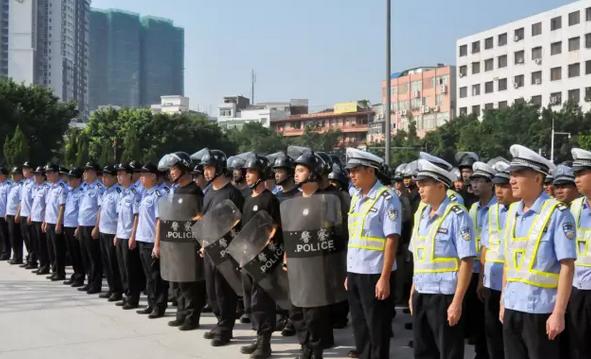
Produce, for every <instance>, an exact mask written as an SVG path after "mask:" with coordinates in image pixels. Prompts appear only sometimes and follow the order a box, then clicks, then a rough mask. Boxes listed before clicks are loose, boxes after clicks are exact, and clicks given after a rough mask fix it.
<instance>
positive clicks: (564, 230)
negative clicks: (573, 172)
mask: <svg viewBox="0 0 591 359" xmlns="http://www.w3.org/2000/svg"><path fill="white" fill-rule="evenodd" d="M510 152H511V155H512V156H513V159H512V160H511V166H510V168H509V171H510V173H511V187H512V188H513V195H514V196H515V197H517V198H520V199H521V200H520V201H519V202H516V203H514V204H512V205H511V207H510V208H509V211H508V213H507V220H506V224H505V228H506V232H505V238H504V240H505V269H504V280H503V281H504V285H503V291H502V292H503V293H502V303H501V304H502V305H501V309H500V313H499V314H500V315H499V319H500V320H501V321H502V322H503V340H504V343H505V358H508V359H513V358H544V357H547V358H558V357H560V354H559V351H560V350H559V340H558V339H559V334H560V333H561V332H562V331H563V330H564V327H565V324H564V322H565V311H566V306H567V303H568V299H569V297H570V293H571V288H572V280H573V273H574V260H575V258H576V249H575V240H576V228H575V221H574V218H573V216H572V214H571V213H570V211H569V210H568V207H567V206H566V205H564V204H561V203H560V202H558V201H556V200H555V199H553V198H550V196H548V194H546V193H545V192H544V191H543V185H544V177H545V176H546V175H547V174H548V173H550V170H551V169H552V167H553V166H554V165H553V164H552V162H550V161H548V160H547V159H545V158H543V157H542V156H540V155H538V154H537V153H536V152H534V151H532V150H530V149H528V148H526V147H523V146H521V145H513V146H511V148H510Z"/></svg>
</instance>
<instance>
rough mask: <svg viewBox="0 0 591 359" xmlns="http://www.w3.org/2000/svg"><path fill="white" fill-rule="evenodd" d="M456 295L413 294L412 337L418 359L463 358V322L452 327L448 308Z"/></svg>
mask: <svg viewBox="0 0 591 359" xmlns="http://www.w3.org/2000/svg"><path fill="white" fill-rule="evenodd" d="M452 300H453V295H445V294H421V293H418V292H415V293H414V294H413V302H412V303H413V304H412V306H413V336H414V338H413V339H414V340H413V341H414V349H415V359H444V358H445V359H463V358H464V330H463V327H462V321H461V320H460V322H459V323H458V324H456V325H454V326H453V327H450V326H449V324H448V322H447V309H448V307H449V305H450V304H451V302H452Z"/></svg>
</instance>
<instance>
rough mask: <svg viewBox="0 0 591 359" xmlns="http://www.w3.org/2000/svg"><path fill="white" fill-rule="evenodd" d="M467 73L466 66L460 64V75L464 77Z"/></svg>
mask: <svg viewBox="0 0 591 359" xmlns="http://www.w3.org/2000/svg"><path fill="white" fill-rule="evenodd" d="M466 75H468V66H466V65H462V66H460V77H464V76H466Z"/></svg>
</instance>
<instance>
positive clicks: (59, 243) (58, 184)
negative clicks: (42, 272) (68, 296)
mask: <svg viewBox="0 0 591 359" xmlns="http://www.w3.org/2000/svg"><path fill="white" fill-rule="evenodd" d="M59 170H60V169H59V166H58V165H56V164H53V163H48V164H47V165H46V166H45V174H46V176H47V182H48V184H47V185H48V187H49V188H48V190H47V196H46V197H45V220H44V222H43V227H44V229H45V233H46V234H47V236H46V238H47V239H46V241H47V248H48V251H49V257H50V258H51V260H52V263H53V267H54V268H55V270H54V271H53V275H52V276H51V278H50V279H51V280H52V281H58V280H61V281H63V280H65V279H66V244H65V239H64V235H63V229H64V227H63V224H64V206H65V204H66V197H67V195H68V191H67V188H66V184H65V183H64V182H63V181H62V180H61V177H60V174H59Z"/></svg>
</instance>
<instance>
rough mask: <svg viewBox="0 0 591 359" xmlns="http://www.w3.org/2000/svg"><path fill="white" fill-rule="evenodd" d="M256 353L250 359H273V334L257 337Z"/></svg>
mask: <svg viewBox="0 0 591 359" xmlns="http://www.w3.org/2000/svg"><path fill="white" fill-rule="evenodd" d="M256 344H257V346H256V349H255V351H254V352H253V353H252V354H250V359H267V358H270V357H271V334H270V333H269V334H263V335H259V336H258V337H257V343H256Z"/></svg>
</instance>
